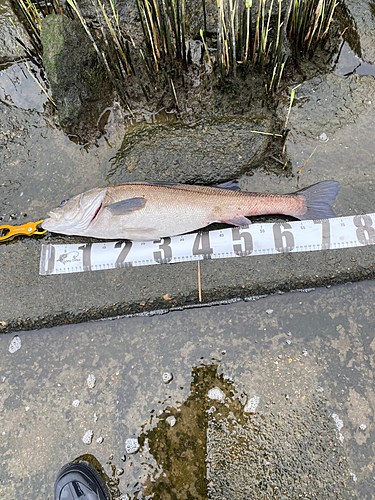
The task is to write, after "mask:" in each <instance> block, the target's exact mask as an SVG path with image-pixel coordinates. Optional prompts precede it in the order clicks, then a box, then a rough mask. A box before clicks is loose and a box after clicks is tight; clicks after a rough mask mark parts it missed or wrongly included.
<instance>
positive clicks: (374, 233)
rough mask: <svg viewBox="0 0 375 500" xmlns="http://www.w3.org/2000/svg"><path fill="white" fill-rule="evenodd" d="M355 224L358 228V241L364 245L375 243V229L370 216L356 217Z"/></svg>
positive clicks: (354, 218)
mask: <svg viewBox="0 0 375 500" xmlns="http://www.w3.org/2000/svg"><path fill="white" fill-rule="evenodd" d="M353 223H354V225H355V227H356V228H357V231H356V234H357V239H358V241H359V242H360V243H361V244H362V245H372V244H374V243H375V229H374V228H373V227H372V219H371V217H370V216H369V215H356V216H355V217H353Z"/></svg>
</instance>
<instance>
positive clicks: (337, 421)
mask: <svg viewBox="0 0 375 500" xmlns="http://www.w3.org/2000/svg"><path fill="white" fill-rule="evenodd" d="M332 418H333V420H334V421H335V424H336V428H337V430H338V431H339V432H340V431H341V429H342V428H343V427H344V422H343V421H342V420H341V419H340V418H339V416H338V415H336V413H332Z"/></svg>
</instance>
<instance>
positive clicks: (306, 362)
mask: <svg viewBox="0 0 375 500" xmlns="http://www.w3.org/2000/svg"><path fill="white" fill-rule="evenodd" d="M374 300H375V283H374V282H363V283H359V284H349V285H346V286H340V287H333V288H330V289H317V290H315V291H301V292H295V293H290V294H283V295H275V296H270V297H267V298H263V299H259V300H255V301H250V302H239V303H235V304H230V305H223V306H217V307H211V308H200V309H192V310H187V311H181V312H174V313H169V314H167V315H161V316H158V315H156V316H152V317H135V318H127V319H126V318H125V319H122V320H114V321H102V322H97V323H91V324H81V325H75V326H67V327H60V328H55V329H48V330H41V331H35V332H26V333H19V334H18V337H14V336H13V335H2V336H1V337H0V353H1V357H0V381H1V384H0V391H1V392H0V396H1V397H0V407H1V421H0V443H1V444H0V450H1V453H2V456H3V457H4V460H3V465H4V466H3V468H2V470H1V471H0V478H1V482H2V497H3V498H5V499H11V498H51V495H52V486H53V482H54V478H55V476H56V473H57V471H58V469H59V468H60V467H61V466H62V465H63V464H65V463H66V462H68V461H70V460H73V459H75V458H77V457H79V456H81V455H84V454H89V455H93V456H94V457H95V458H96V459H97V460H98V461H99V462H100V464H101V465H102V467H103V470H104V471H105V474H106V475H107V481H109V479H110V485H111V489H112V492H113V494H114V495H117V496H119V495H120V493H121V494H124V495H125V494H128V497H126V496H125V497H124V498H150V496H149V495H151V494H152V493H154V494H155V495H156V496H155V498H212V499H219V498H244V494H246V497H247V498H259V499H263V498H264V499H268V498H271V497H272V498H319V499H321V498H337V499H343V498H360V499H371V498H373V497H372V494H373V491H374V487H375V483H374V481H375V476H374V460H375V456H374V450H373V447H372V442H373V434H374V428H375V427H374V425H375V423H374V414H375V394H374V387H373V377H374V371H375V354H374V353H375V340H374V335H373V324H374V319H375V318H374V310H373V304H374ZM12 338H13V341H12ZM11 341H12V342H11ZM9 347H11V349H10V350H9ZM10 351H12V352H10ZM171 376H172V380H170V378H171ZM88 431H92V433H90V432H88ZM84 438H85V441H86V442H87V443H89V444H84V442H83V439H84ZM129 439H133V440H134V439H136V440H138V444H139V449H138V450H136V448H137V446H136V445H137V442H136V441H135V442H132V441H127V440H129ZM134 451H135V452H134ZM300 495H302V496H300Z"/></svg>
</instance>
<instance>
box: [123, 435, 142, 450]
mask: <svg viewBox="0 0 375 500" xmlns="http://www.w3.org/2000/svg"><path fill="white" fill-rule="evenodd" d="M125 450H126V453H135V452H136V451H138V450H139V443H138V439H137V438H128V439H127V440H126V441H125Z"/></svg>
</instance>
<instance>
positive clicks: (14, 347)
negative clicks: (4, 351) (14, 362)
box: [9, 335, 21, 354]
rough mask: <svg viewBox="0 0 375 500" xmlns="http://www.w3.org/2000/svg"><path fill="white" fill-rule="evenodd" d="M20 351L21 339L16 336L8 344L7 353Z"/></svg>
mask: <svg viewBox="0 0 375 500" xmlns="http://www.w3.org/2000/svg"><path fill="white" fill-rule="evenodd" d="M18 349H21V338H20V337H19V336H18V335H15V336H14V337H13V338H12V340H11V341H10V344H9V352H10V353H11V354H13V353H14V352H16V351H18Z"/></svg>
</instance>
